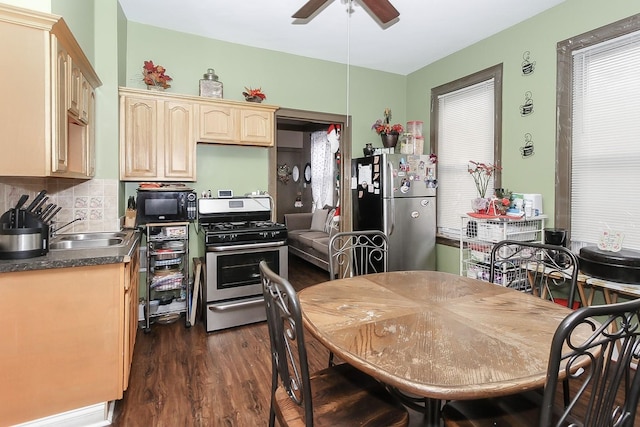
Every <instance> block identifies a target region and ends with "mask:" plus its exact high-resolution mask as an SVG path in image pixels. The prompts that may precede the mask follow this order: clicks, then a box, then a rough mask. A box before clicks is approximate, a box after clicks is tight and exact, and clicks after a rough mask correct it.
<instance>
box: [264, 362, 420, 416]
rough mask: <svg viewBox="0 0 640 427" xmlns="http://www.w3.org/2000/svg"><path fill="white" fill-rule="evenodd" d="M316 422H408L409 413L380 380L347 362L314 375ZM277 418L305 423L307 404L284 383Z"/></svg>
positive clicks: (277, 392) (313, 396) (312, 393)
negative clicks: (297, 401)
mask: <svg viewBox="0 0 640 427" xmlns="http://www.w3.org/2000/svg"><path fill="white" fill-rule="evenodd" d="M311 396H312V400H313V421H314V426H331V427H336V426H369V427H373V426H381V427H382V426H385V427H386V426H389V427H395V426H398V427H399V426H406V425H407V424H408V423H409V414H408V413H407V411H406V410H405V409H404V407H403V406H402V404H400V402H399V401H398V400H397V399H395V398H394V397H393V396H392V395H391V394H390V393H389V392H388V391H387V390H386V389H385V388H384V386H382V385H381V384H380V383H379V382H378V381H376V380H375V379H374V378H372V377H370V376H369V375H367V374H365V373H363V372H361V371H358V370H357V369H355V368H353V367H352V366H350V365H348V364H346V363H345V364H341V365H336V366H333V367H330V368H326V369H323V370H321V371H318V372H316V373H314V374H312V375H311ZM275 400H276V405H275V407H276V414H277V417H278V420H279V421H280V422H281V423H283V424H285V425H287V426H292V427H293V426H304V425H305V422H304V407H303V406H300V405H296V404H295V403H294V402H293V401H292V400H291V398H290V397H289V396H288V395H287V392H286V391H285V390H284V388H282V387H278V389H277V390H276V393H275Z"/></svg>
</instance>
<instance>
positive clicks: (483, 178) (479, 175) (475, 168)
mask: <svg viewBox="0 0 640 427" xmlns="http://www.w3.org/2000/svg"><path fill="white" fill-rule="evenodd" d="M501 169H502V168H500V167H499V166H496V165H492V164H491V163H480V162H474V161H473V160H469V164H468V165H467V171H468V172H469V174H470V175H471V177H472V178H473V181H474V182H475V184H476V190H477V191H478V197H477V198H475V199H473V200H472V201H471V208H472V209H473V210H474V211H475V212H479V213H487V211H488V208H489V204H490V200H489V199H487V197H486V196H487V188H488V187H489V181H490V180H491V177H492V176H493V174H494V172H496V171H499V170H501Z"/></svg>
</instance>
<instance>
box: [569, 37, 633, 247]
mask: <svg viewBox="0 0 640 427" xmlns="http://www.w3.org/2000/svg"><path fill="white" fill-rule="evenodd" d="M638 70H640V33H634V34H632V35H630V36H625V37H621V38H619V39H614V41H609V42H604V43H601V44H599V45H595V46H592V47H590V48H586V49H583V50H581V51H577V52H575V53H574V59H573V113H572V114H573V128H572V158H571V243H572V248H573V249H575V250H577V249H579V248H580V247H582V246H585V245H589V244H596V243H597V242H598V240H599V238H600V235H601V233H602V231H604V230H610V231H621V232H623V233H624V234H625V238H624V241H623V247H625V248H629V249H640V219H639V216H638V214H639V212H640V191H638V188H637V185H638V183H640V78H639V77H638Z"/></svg>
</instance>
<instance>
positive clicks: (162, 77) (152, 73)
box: [142, 61, 173, 90]
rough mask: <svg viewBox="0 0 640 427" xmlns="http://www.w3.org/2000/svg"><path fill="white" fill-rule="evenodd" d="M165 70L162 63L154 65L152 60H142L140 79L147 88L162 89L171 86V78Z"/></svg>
mask: <svg viewBox="0 0 640 427" xmlns="http://www.w3.org/2000/svg"><path fill="white" fill-rule="evenodd" d="M166 71H167V70H166V69H165V68H164V67H163V66H162V65H155V64H154V63H153V61H144V66H143V67H142V81H144V83H145V84H146V85H147V89H155V90H163V89H166V88H168V87H171V85H170V84H169V82H170V81H171V80H173V79H172V78H171V77H170V76H169V75H167V74H165V72H166Z"/></svg>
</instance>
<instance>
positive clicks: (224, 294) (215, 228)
mask: <svg viewBox="0 0 640 427" xmlns="http://www.w3.org/2000/svg"><path fill="white" fill-rule="evenodd" d="M271 209H272V206H271V199H270V198H269V197H268V196H258V197H236V198H228V199H214V198H201V199H199V200H198V222H199V230H198V232H199V237H200V244H201V245H202V247H203V252H204V253H205V254H206V256H205V264H206V286H205V287H204V301H205V302H206V309H205V314H204V322H205V328H206V330H207V332H212V331H217V330H220V329H226V328H231V327H234V326H240V325H246V324H249V323H255V322H261V321H264V320H266V311H265V308H264V300H263V297H262V285H261V282H260V269H259V267H258V264H259V263H260V261H262V260H265V261H267V263H268V264H269V266H270V267H271V268H272V269H273V270H274V271H275V272H277V273H278V274H280V275H281V276H283V277H285V278H286V277H288V267H289V266H288V247H287V229H286V227H285V226H284V225H283V224H278V223H275V222H272V221H271Z"/></svg>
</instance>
